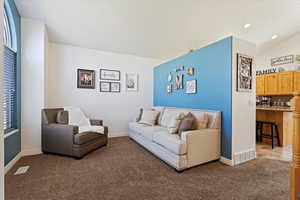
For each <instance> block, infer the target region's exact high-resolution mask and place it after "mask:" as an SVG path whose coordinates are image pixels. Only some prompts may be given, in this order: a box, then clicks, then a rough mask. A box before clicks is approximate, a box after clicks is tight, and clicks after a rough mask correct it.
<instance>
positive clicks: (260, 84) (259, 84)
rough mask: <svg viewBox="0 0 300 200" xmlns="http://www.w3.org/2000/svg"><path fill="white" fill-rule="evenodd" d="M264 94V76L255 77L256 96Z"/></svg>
mask: <svg viewBox="0 0 300 200" xmlns="http://www.w3.org/2000/svg"><path fill="white" fill-rule="evenodd" d="M264 94H265V76H256V95H264Z"/></svg>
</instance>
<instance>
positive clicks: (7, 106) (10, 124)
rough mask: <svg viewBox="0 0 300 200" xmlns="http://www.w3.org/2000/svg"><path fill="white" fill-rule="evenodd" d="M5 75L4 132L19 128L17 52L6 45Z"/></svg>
mask: <svg viewBox="0 0 300 200" xmlns="http://www.w3.org/2000/svg"><path fill="white" fill-rule="evenodd" d="M3 55H4V74H3V75H4V77H3V83H4V84H3V86H4V88H3V89H4V92H3V95H4V96H3V98H4V100H3V114H4V119H3V121H4V133H8V132H10V131H12V130H14V129H17V90H16V86H17V85H16V79H17V73H16V71H17V70H16V68H17V65H16V63H17V62H16V61H17V54H16V53H15V52H14V51H13V50H11V49H10V48H8V47H4V54H3Z"/></svg>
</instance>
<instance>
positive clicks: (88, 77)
mask: <svg viewBox="0 0 300 200" xmlns="http://www.w3.org/2000/svg"><path fill="white" fill-rule="evenodd" d="M77 88H85V89H95V71H94V70H87V69H77Z"/></svg>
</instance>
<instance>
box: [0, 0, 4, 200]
mask: <svg viewBox="0 0 300 200" xmlns="http://www.w3.org/2000/svg"><path fill="white" fill-rule="evenodd" d="M0 5H2V6H1V8H0V16H3V5H4V1H3V0H0ZM2 26H3V20H0V27H2ZM0 38H3V29H2V28H0ZM0 63H1V64H0V80H3V77H2V76H3V73H2V72H3V41H2V39H0ZM2 87H3V85H2V81H0V99H3V98H2V95H3V90H2ZM2 122H3V111H2V106H0V200H4V133H3V126H2V124H3V123H2Z"/></svg>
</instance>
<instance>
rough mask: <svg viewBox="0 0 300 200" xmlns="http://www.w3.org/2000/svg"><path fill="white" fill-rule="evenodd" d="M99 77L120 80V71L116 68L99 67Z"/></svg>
mask: <svg viewBox="0 0 300 200" xmlns="http://www.w3.org/2000/svg"><path fill="white" fill-rule="evenodd" d="M100 79H101V80H110V81H120V80H121V72H120V71H118V70H109V69H100Z"/></svg>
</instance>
